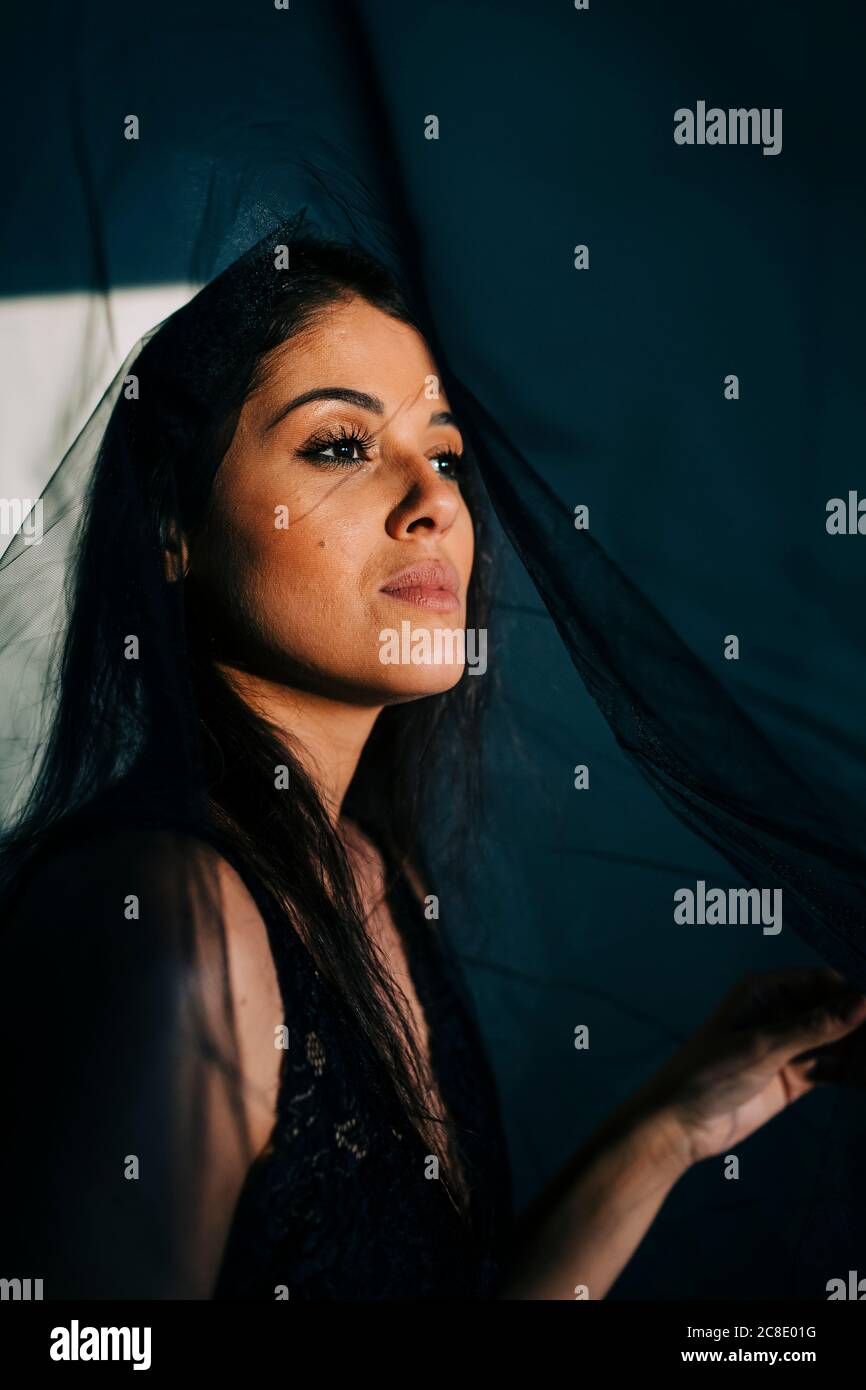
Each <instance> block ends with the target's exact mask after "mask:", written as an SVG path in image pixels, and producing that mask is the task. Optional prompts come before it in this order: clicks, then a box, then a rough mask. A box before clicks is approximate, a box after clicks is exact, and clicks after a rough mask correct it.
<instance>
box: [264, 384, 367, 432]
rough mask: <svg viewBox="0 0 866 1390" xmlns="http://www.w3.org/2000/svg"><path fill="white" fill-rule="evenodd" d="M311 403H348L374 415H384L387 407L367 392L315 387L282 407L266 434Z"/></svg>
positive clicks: (339, 387) (336, 387)
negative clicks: (294, 412)
mask: <svg viewBox="0 0 866 1390" xmlns="http://www.w3.org/2000/svg"><path fill="white" fill-rule="evenodd" d="M310 401H348V403H349V405H357V406H360V407H361V409H362V410H371V411H372V412H373V414H374V415H384V414H385V406H384V405H383V403H382V401H380V400H379V397H378V396H370V395H368V394H367V392H366V391H353V390H352V388H351V387H350V386H315V387H314V388H313V389H312V391H302V392H301V394H300V396H295V397H294V399H293V400H290V401H287V402H286V404H285V405H281V406H280V408H279V410H278V411H277V413H276V415H274V416H273V418H272V419H271V420H269V421H268V423H267V424H266V425H265V433H267V431H268V430H272V429H273V428H274V425H278V424H279V423H280V421H281V420H285V418H286V416H287V415H289V414H291V412H292V411H293V410H297V409H298V407H299V406H302V405H307V404H308V403H309V402H310Z"/></svg>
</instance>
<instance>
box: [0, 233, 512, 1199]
mask: <svg viewBox="0 0 866 1390" xmlns="http://www.w3.org/2000/svg"><path fill="white" fill-rule="evenodd" d="M304 223H305V219H304V217H303V215H302V217H301V218H300V219H297V220H293V221H292V222H291V223H288V224H283V225H282V226H279V227H277V228H275V229H274V230H273V231H272V232H271V233H269V234H268V235H267V236H266V237H264V238H262V240H261V241H260V242H259V243H258V244H257V245H256V246H255V247H253V248H252V250H251V251H249V252H247V253H246V254H245V255H244V256H242V257H241V258H240V259H239V260H237V261H235V262H234V263H233V264H232V265H230V266H229V267H228V268H227V269H226V270H224V271H223V272H222V273H221V274H220V275H219V276H217V277H216V279H214V280H213V281H211V282H210V283H209V284H208V285H207V286H205V288H204V289H203V290H201V291H200V292H199V294H198V295H196V296H195V298H194V299H193V300H192V301H191V302H190V303H189V304H188V305H186V306H184V308H183V309H181V310H179V311H178V312H177V313H176V314H174V315H173V316H172V317H171V318H170V319H169V320H167V321H166V323H165V324H164V325H162V326H161V328H160V329H159V330H158V332H156V334H155V335H154V336H153V337H152V338H151V339H150V341H149V342H148V343H147V345H146V346H145V347H144V349H143V350H142V352H141V353H140V354H139V356H138V358H137V359H136V362H135V365H134V367H133V370H132V371H131V372H130V374H129V376H128V378H127V380H126V381H125V382H124V386H123V389H122V391H121V394H120V395H119V397H118V399H117V402H116V405H115V407H114V409H113V411H112V414H111V417H110V420H109V424H108V427H107V430H106V432H105V436H104V439H103V441H102V444H101V447H100V452H99V456H98V459H97V463H96V467H95V470H94V474H93V478H92V482H91V486H90V490H89V495H88V500H87V507H86V512H85V516H84V519H83V528H82V531H81V538H80V548H79V551H78V556H77V560H76V578H75V585H74V589H73V592H72V593H71V594H70V602H71V608H70V617H69V623H68V630H67V634H66V638H65V643H64V647H63V651H62V657H61V661H60V666H59V685H58V690H57V710H56V716H55V718H54V722H53V728H52V733H51V736H50V739H49V741H48V743H47V746H46V750H45V754H44V757H43V760H42V763H41V766H40V770H39V774H38V776H37V778H36V780H35V783H34V785H33V787H32V790H31V792H30V795H29V798H28V800H27V802H26V804H25V806H24V809H23V811H22V813H21V815H20V817H19V819H18V821H17V823H16V825H15V827H14V828H13V830H12V831H11V832H10V833H8V834H7V835H6V836H5V837H4V843H3V845H2V855H0V891H3V892H4V894H5V895H6V896H7V897H8V896H9V895H11V894H12V892H13V891H15V890H17V889H18V888H20V886H21V884H22V882H23V881H24V880H25V879H26V878H27V876H28V874H29V873H32V872H33V871H35V868H36V866H37V865H38V864H39V863H40V862H41V861H42V857H43V856H44V855H46V854H47V853H49V852H51V850H52V849H53V848H55V847H56V846H57V845H58V844H59V843H64V844H65V843H67V842H68V841H69V840H70V839H73V838H74V837H75V836H76V835H80V836H85V837H86V836H87V835H92V833H93V831H94V829H95V828H99V827H101V826H105V825H107V824H110V825H117V824H118V823H119V822H125V821H128V822H129V823H130V824H132V825H134V826H139V825H157V826H167V825H172V826H181V827H187V828H189V829H190V830H191V831H192V832H193V833H194V834H202V835H206V836H207V838H208V839H210V840H211V841H214V840H215V841H216V842H217V843H218V844H221V845H224V846H225V847H226V850H227V851H230V853H231V856H232V858H233V861H234V862H235V863H236V864H239V865H240V866H241V867H242V869H243V871H245V872H246V873H247V874H248V875H249V876H250V878H251V879H252V880H253V881H254V882H255V884H256V886H257V891H258V892H263V893H264V894H265V896H266V898H267V901H268V902H269V904H270V905H271V906H272V908H273V909H274V911H276V912H277V913H280V914H282V915H283V916H284V918H285V919H286V922H287V925H288V926H289V927H291V928H292V929H294V930H296V931H297V932H298V933H299V935H300V936H301V937H302V939H303V941H304V943H305V945H306V947H307V949H308V950H309V952H310V954H311V955H312V957H313V960H314V962H315V965H316V967H317V969H318V970H319V972H320V973H321V976H322V977H323V979H324V980H325V981H326V982H327V985H328V986H329V987H330V989H331V991H332V995H333V999H334V1003H335V1006H336V1007H338V1008H339V1009H341V1010H342V1011H343V1012H344V1013H345V1015H346V1017H347V1019H349V1020H350V1022H351V1033H352V1035H353V1037H355V1038H356V1039H357V1042H358V1046H359V1047H361V1048H364V1049H366V1050H367V1055H370V1054H372V1055H373V1056H374V1057H375V1059H377V1063H378V1064H381V1066H383V1067H384V1073H385V1074H386V1075H387V1077H388V1079H389V1081H390V1083H391V1084H392V1085H393V1087H394V1088H396V1093H397V1097H398V1099H399V1102H400V1104H401V1105H402V1107H403V1110H404V1112H405V1114H406V1115H407V1117H408V1118H409V1119H410V1120H411V1122H412V1123H413V1124H414V1125H415V1127H416V1128H417V1129H419V1131H420V1132H421V1133H422V1134H423V1135H425V1136H426V1137H427V1138H429V1140H430V1143H431V1146H433V1148H434V1149H435V1151H436V1152H438V1153H440V1154H441V1155H442V1156H443V1157H444V1159H445V1162H444V1163H443V1165H442V1167H443V1177H444V1180H445V1187H446V1189H447V1190H448V1191H449V1194H450V1195H451V1197H452V1200H453V1201H454V1203H455V1205H456V1206H457V1207H458V1209H459V1210H461V1211H462V1212H463V1213H464V1214H466V1213H467V1211H468V1192H467V1188H466V1185H465V1182H464V1174H463V1172H462V1165H461V1163H459V1162H458V1163H456V1164H455V1163H449V1161H448V1159H449V1155H451V1156H453V1155H455V1154H456V1153H457V1152H459V1146H458V1145H457V1139H456V1136H455V1135H454V1134H453V1133H452V1132H451V1131H450V1126H449V1125H448V1124H447V1123H446V1122H443V1121H442V1120H441V1119H439V1118H438V1117H436V1116H434V1115H433V1114H432V1113H431V1112H430V1110H429V1108H428V1106H427V1105H426V1103H425V1095H426V1086H425V1083H424V1077H425V1074H426V1073H425V1065H424V1062H423V1059H422V1056H421V1054H420V1051H419V1049H418V1048H417V1046H416V1044H415V1042H414V1035H413V1032H412V1030H411V1028H410V1026H409V1023H408V1017H407V1014H406V1010H405V1008H404V1006H403V1004H402V1002H401V999H400V998H399V997H398V994H397V993H396V991H395V990H394V988H393V987H392V985H391V982H390V980H389V979H388V977H387V974H386V972H385V971H384V969H383V967H382V965H381V964H380V960H379V958H378V955H377V953H376V951H375V949H374V948H373V946H372V943H371V940H370V936H369V933H368V930H367V928H366V926H365V921H364V912H363V909H362V906H361V903H360V898H359V893H358V889H357V885H356V882H355V879H354V876H353V871H352V869H351V865H350V863H349V860H348V858H347V855H346V852H345V850H344V846H343V843H342V841H341V839H340V836H339V834H338V833H337V832H336V831H335V829H334V827H333V826H332V824H331V821H330V819H329V817H328V815H327V813H326V811H325V809H324V807H323V804H322V801H321V798H320V795H319V792H318V790H317V788H316V786H315V784H314V783H313V781H312V780H311V778H310V777H309V776H308V774H307V773H306V772H305V770H304V767H303V765H302V762H301V760H300V759H299V758H298V757H296V756H295V754H294V753H293V750H292V748H291V747H290V746H288V744H287V741H286V739H285V737H284V736H283V735H282V734H280V733H278V732H277V731H276V730H275V729H274V728H272V727H271V726H269V724H268V723H267V722H266V721H265V720H264V719H263V718H261V717H260V716H259V715H257V714H256V713H254V712H253V710H252V709H251V708H250V707H249V706H248V705H247V704H246V703H245V702H244V701H243V700H242V699H241V698H240V697H239V696H238V695H237V694H236V693H234V692H233V690H232V689H231V688H230V687H229V685H228V684H227V683H226V681H225V680H224V679H223V677H222V676H221V674H220V672H219V670H218V668H217V666H216V664H215V662H214V661H213V659H212V656H211V648H210V644H209V642H208V637H207V630H206V622H205V621H204V615H203V613H202V612H201V610H200V609H199V607H198V603H197V596H196V593H195V589H194V585H192V584H190V583H188V582H185V581H184V580H183V578H182V576H179V575H177V574H175V575H173V576H172V575H170V574H168V573H167V570H166V563H165V557H166V552H167V551H170V550H171V548H172V547H173V546H174V545H175V544H176V540H177V535H178V531H179V530H182V531H183V532H184V533H185V534H187V535H194V534H195V531H196V529H197V528H198V527H199V526H200V525H201V524H202V522H203V520H204V517H205V514H206V511H207V506H208V499H209V496H210V492H211V486H212V483H213V478H214V476H215V473H216V470H217V468H218V467H219V463H220V461H221V459H222V457H223V455H224V453H225V451H226V448H227V447H228V444H229V443H230V441H231V438H232V435H233V433H234V428H235V425H236V422H237V417H238V414H239V412H240V409H241V407H242V405H243V403H244V400H245V399H246V398H247V396H248V395H249V393H250V392H251V391H252V390H253V389H254V387H255V386H256V384H257V382H258V380H259V373H260V370H261V364H262V359H263V358H264V356H265V355H266V354H267V353H268V352H269V351H270V350H271V349H272V348H274V347H276V346H278V345H279V344H282V343H285V342H287V341H288V340H290V339H291V338H293V337H294V336H295V335H296V334H297V333H298V332H299V331H300V330H301V329H302V328H303V327H304V326H305V325H307V324H308V323H309V322H310V321H311V320H312V319H313V318H314V317H315V315H316V314H317V313H319V312H320V311H321V310H323V309H324V308H325V307H326V306H328V305H331V304H333V303H335V302H337V301H339V300H340V299H341V298H345V297H349V296H360V297H362V298H363V299H365V300H367V301H368V302H369V303H370V304H371V305H373V306H374V307H376V308H378V309H380V310H381V311H382V312H384V313H386V314H389V315H391V316H392V317H394V318H397V319H399V320H401V321H403V322H406V323H409V324H412V325H413V326H415V327H416V328H419V331H423V330H422V329H421V326H420V324H419V322H418V318H417V315H416V314H415V313H414V312H413V310H412V307H411V306H410V303H409V301H408V299H407V297H406V295H405V292H404V291H403V289H402V288H401V285H400V282H399V280H398V278H397V276H396V275H395V273H394V272H392V271H391V270H389V269H388V268H387V267H386V266H385V265H384V263H382V262H380V261H379V260H378V259H376V258H374V257H373V256H372V255H370V254H369V253H368V252H366V251H365V250H363V249H361V248H360V247H358V246H353V245H349V244H345V243H342V242H336V241H333V240H327V239H325V238H323V237H321V236H320V235H318V234H317V233H316V232H315V231H314V230H312V231H311V230H310V228H309V227H308V226H305V225H304ZM286 262H287V265H286ZM284 265H285V268H282V267H283V266H284ZM464 493H465V496H466V498H467V502H468V505H469V507H470V511H471V512H472V515H473V521H474V525H475V532H476V539H475V553H476V559H475V565H474V570H473V576H472V581H471V584H470V589H469V594H468V613H467V624H468V625H469V626H473V627H476V628H485V627H486V626H487V597H486V594H487V579H488V570H489V567H490V562H491V561H490V549H489V541H488V534H487V529H486V526H485V521H484V514H483V513H484V503H483V500H482V493H481V488H480V484H479V483H478V481H477V475H476V477H475V479H474V480H473V476H472V472H471V469H470V473H469V481H468V482H467V484H466V486H465V490H464ZM132 638H134V639H135V646H134V650H135V659H131V660H130V659H124V657H125V655H126V653H125V651H124V644H128V643H129V642H130V639H132ZM485 684H486V681H485V679H466V678H465V677H464V679H463V680H462V681H461V682H459V683H458V685H457V686H455V687H454V688H453V689H452V690H450V691H448V692H446V693H444V694H440V695H434V696H430V697H428V698H425V699H423V700H420V701H416V702H412V703H408V704H401V705H396V706H394V707H391V708H388V709H386V710H385V711H384V712H383V713H382V714H381V715H380V716H379V718H378V720H377V723H376V725H375V728H374V731H373V733H372V735H371V737H370V739H369V740H368V743H367V746H366V747H365V749H364V752H363V755H362V757H361V760H360V764H359V766H358V769H357V773H356V775H355V777H354V780H353V782H352V785H351V787H350V789H349V793H348V796H347V799H346V804H345V810H346V812H347V814H349V815H350V816H351V818H352V819H353V820H354V821H355V822H356V823H357V824H359V825H360V827H361V828H362V830H363V831H365V832H366V833H367V834H369V836H370V837H371V838H372V840H373V842H374V843H375V844H376V846H377V847H378V848H379V849H380V851H381V852H382V854H383V856H384V858H385V862H386V864H387V866H388V867H389V871H390V872H391V873H397V872H401V871H405V870H406V869H407V867H409V866H411V867H413V868H414V869H416V870H419V871H420V873H421V875H422V877H423V878H426V876H427V875H428V874H429V865H427V864H425V863H424V862H423V856H422V855H421V853H420V852H419V837H418V826H419V817H420V813H421V810H422V809H423V807H424V804H425V801H426V799H427V798H428V796H429V795H430V794H431V787H432V785H433V783H434V780H435V778H436V776H437V773H438V772H441V771H443V770H444V769H445V767H446V765H447V772H448V776H449V780H450V792H449V796H448V798H447V800H448V803H449V805H450V806H451V807H452V808H454V807H461V808H462V809H463V810H464V813H465V814H466V815H468V816H469V817H472V815H473V808H474V807H475V808H477V795H478V789H479V786H480V779H479V777H478V763H479V758H480V720H481V715H482V707H483V703H484V695H485V691H484V687H485ZM443 755H447V757H445V756H443ZM282 764H285V765H287V766H288V768H289V785H290V788H291V792H290V794H286V792H285V791H282V790H278V789H276V787H275V777H274V770H275V768H276V767H277V766H279V765H282ZM458 781H461V782H462V785H461V789H460V790H459V792H458V790H457V785H456V784H457V782H458ZM453 829H454V831H455V833H459V832H457V827H453ZM428 881H429V880H428ZM222 944H223V949H224V947H225V943H224V942H223V943H222ZM187 946H188V949H190V950H192V949H193V947H192V943H191V942H188V943H187ZM235 1066H236V1063H235V1062H234V1061H232V1059H225V1067H226V1071H227V1074H229V1075H232V1074H235V1070H234V1069H235ZM236 1113H239V1107H237V1106H236ZM443 1124H444V1130H445V1135H444V1144H443V1143H442V1135H443V1130H442V1129H441V1128H440V1126H442V1125H443Z"/></svg>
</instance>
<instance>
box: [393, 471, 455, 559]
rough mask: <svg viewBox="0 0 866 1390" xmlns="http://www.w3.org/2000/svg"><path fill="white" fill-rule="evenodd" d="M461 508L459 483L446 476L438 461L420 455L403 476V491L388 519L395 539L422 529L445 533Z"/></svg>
mask: <svg viewBox="0 0 866 1390" xmlns="http://www.w3.org/2000/svg"><path fill="white" fill-rule="evenodd" d="M459 507H460V493H459V490H458V487H457V484H456V483H454V482H452V481H450V479H448V478H443V477H442V476H441V475H440V474H439V473H438V472H437V471H436V467H435V463H434V462H433V461H431V460H430V459H427V458H421V459H420V460H418V462H417V463H416V464H413V466H412V467H411V469H409V468H407V470H406V473H405V476H404V491H403V494H402V496H401V497H400V499H399V501H398V502H396V503H395V505H394V506H393V507H392V508H391V511H390V513H389V515H388V519H387V522H386V529H387V531H388V535H389V536H391V538H392V539H393V540H401V539H403V538H405V537H406V536H410V535H417V534H418V533H419V532H430V533H432V534H436V533H440V534H444V533H445V532H446V531H447V530H448V528H449V527H450V526H451V525H452V523H453V521H454V518H455V517H456V515H457V512H458V509H459Z"/></svg>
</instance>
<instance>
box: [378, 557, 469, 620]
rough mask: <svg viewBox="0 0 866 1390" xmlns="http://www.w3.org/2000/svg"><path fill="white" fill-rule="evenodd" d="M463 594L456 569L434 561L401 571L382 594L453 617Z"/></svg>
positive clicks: (388, 583) (410, 566) (389, 580)
mask: <svg viewBox="0 0 866 1390" xmlns="http://www.w3.org/2000/svg"><path fill="white" fill-rule="evenodd" d="M459 590H460V576H459V575H458V573H457V571H456V569H455V568H454V566H453V565H446V564H443V563H442V561H440V560H433V561H430V562H429V563H425V564H420V565H409V566H408V568H407V569H403V570H400V571H399V573H397V574H394V575H392V576H391V578H390V579H388V580H386V582H385V583H384V584H383V585H382V590H381V592H382V593H383V594H387V595H388V597H389V598H393V599H396V600H397V602H398V603H414V604H415V605H416V607H418V608H429V609H431V610H432V611H433V612H435V613H453V612H454V611H455V609H457V608H459V607H460V600H459V598H458V597H457V595H458V592H459Z"/></svg>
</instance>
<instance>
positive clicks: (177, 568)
mask: <svg viewBox="0 0 866 1390" xmlns="http://www.w3.org/2000/svg"><path fill="white" fill-rule="evenodd" d="M163 557H164V561H165V577H166V579H167V580H168V582H169V584H173V583H175V581H176V580H178V579H184V578H185V577H186V576H187V574H189V546H188V545H187V543H186V536H185V535H184V534H183V532H182V531H181V530H180V528H179V527H178V526H177V523H176V522H174V521H171V522H169V526H168V540H167V541H166V543H165V546H164V549H163Z"/></svg>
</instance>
